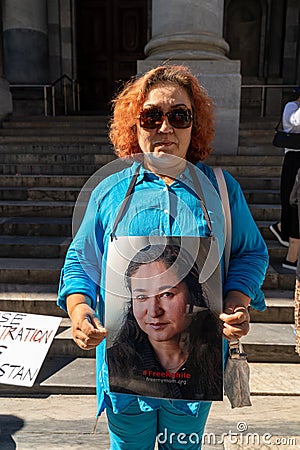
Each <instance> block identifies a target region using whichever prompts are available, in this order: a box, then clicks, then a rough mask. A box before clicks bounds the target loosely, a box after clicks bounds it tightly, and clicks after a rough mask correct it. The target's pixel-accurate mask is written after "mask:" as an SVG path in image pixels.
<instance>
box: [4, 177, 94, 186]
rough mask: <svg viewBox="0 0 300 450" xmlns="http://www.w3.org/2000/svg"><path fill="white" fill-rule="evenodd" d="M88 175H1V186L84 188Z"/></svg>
mask: <svg viewBox="0 0 300 450" xmlns="http://www.w3.org/2000/svg"><path fill="white" fill-rule="evenodd" d="M88 178H89V177H88V176H86V175H72V174H70V175H51V176H50V175H41V174H36V175H31V174H27V175H25V174H24V175H21V174H14V175H0V186H1V188H2V187H11V186H13V187H20V186H22V187H25V188H30V187H34V188H36V187H43V188H44V187H51V188H55V187H58V188H70V187H77V188H82V186H83V185H84V184H85V183H86V181H87V180H88Z"/></svg>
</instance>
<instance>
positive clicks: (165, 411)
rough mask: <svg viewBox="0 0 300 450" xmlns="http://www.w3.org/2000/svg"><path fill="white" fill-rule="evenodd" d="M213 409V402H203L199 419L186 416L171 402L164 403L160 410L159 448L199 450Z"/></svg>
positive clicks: (166, 449) (164, 449)
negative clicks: (210, 411) (211, 408)
mask: <svg viewBox="0 0 300 450" xmlns="http://www.w3.org/2000/svg"><path fill="white" fill-rule="evenodd" d="M210 407H211V402H201V406H200V410H199V414H198V416H197V417H194V416H190V415H187V414H184V413H183V412H181V411H179V410H178V409H176V408H174V406H172V404H171V402H169V401H167V400H166V401H162V407H161V408H160V409H159V410H158V434H157V443H158V448H159V449H161V450H162V449H163V450H178V449H186V450H196V449H197V450H199V449H201V446H202V435H203V433H204V428H205V424H206V421H207V417H208V414H209V410H210Z"/></svg>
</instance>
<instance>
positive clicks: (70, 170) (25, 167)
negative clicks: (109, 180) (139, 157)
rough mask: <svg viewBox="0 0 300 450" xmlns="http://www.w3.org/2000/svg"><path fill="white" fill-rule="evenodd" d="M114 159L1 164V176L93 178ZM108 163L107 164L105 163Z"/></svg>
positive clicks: (105, 157)
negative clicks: (68, 162) (91, 162)
mask: <svg viewBox="0 0 300 450" xmlns="http://www.w3.org/2000/svg"><path fill="white" fill-rule="evenodd" d="M113 159H114V157H113V156H112V155H103V162H102V163H101V164H98V165H96V164H0V175H17V176H19V175H87V176H91V175H92V174H93V173H95V172H96V171H97V170H98V169H100V168H101V167H103V165H105V164H106V162H110V161H112V160H113ZM105 161H106V162H105Z"/></svg>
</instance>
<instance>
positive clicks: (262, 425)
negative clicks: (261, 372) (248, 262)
mask: <svg viewBox="0 0 300 450" xmlns="http://www.w3.org/2000/svg"><path fill="white" fill-rule="evenodd" d="M270 383H271V380H270ZM252 403H253V406H252V407H246V408H241V409H231V407H230V405H229V402H228V400H227V399H226V398H225V400H224V401H223V402H216V403H214V405H213V407H212V410H211V413H210V416H209V420H208V423H207V427H206V433H207V435H206V436H205V440H204V443H205V445H204V450H221V449H225V450H248V449H249V450H250V449H251V450H254V449H258V448H259V449H264V450H267V449H269V448H270V449H273V450H276V449H282V450H299V449H300V420H299V418H300V397H299V396H282V395H281V396H272V395H269V396H253V397H252ZM95 410H96V398H95V396H94V395H50V396H45V397H36V398H12V397H0V449H1V450H15V449H17V450H42V449H43V450H68V449H74V450H106V449H108V448H109V438H108V433H107V424H106V417H105V414H104V415H102V416H101V418H100V420H99V421H98V424H97V427H96V432H95V433H93V428H94V425H95ZM223 434H224V439H222V435H223ZM246 435H247V436H249V437H248V438H247V439H248V441H247V442H248V444H249V445H247V442H246ZM278 436H280V437H281V441H279V440H278ZM240 438H242V440H243V439H244V442H242V443H241V445H239V444H238V439H240ZM276 439H277V441H276ZM268 443H269V445H268ZM279 443H283V445H281V446H280V445H279ZM184 447H185V445H184V444H183V445H182V448H183V449H184ZM128 450H130V449H128Z"/></svg>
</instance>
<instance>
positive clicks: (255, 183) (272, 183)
mask: <svg viewBox="0 0 300 450" xmlns="http://www.w3.org/2000/svg"><path fill="white" fill-rule="evenodd" d="M237 181H238V182H239V183H240V185H241V187H242V189H243V190H244V191H245V190H247V189H248V190H249V189H263V190H275V191H279V190H280V177H274V178H255V177H237Z"/></svg>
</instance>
